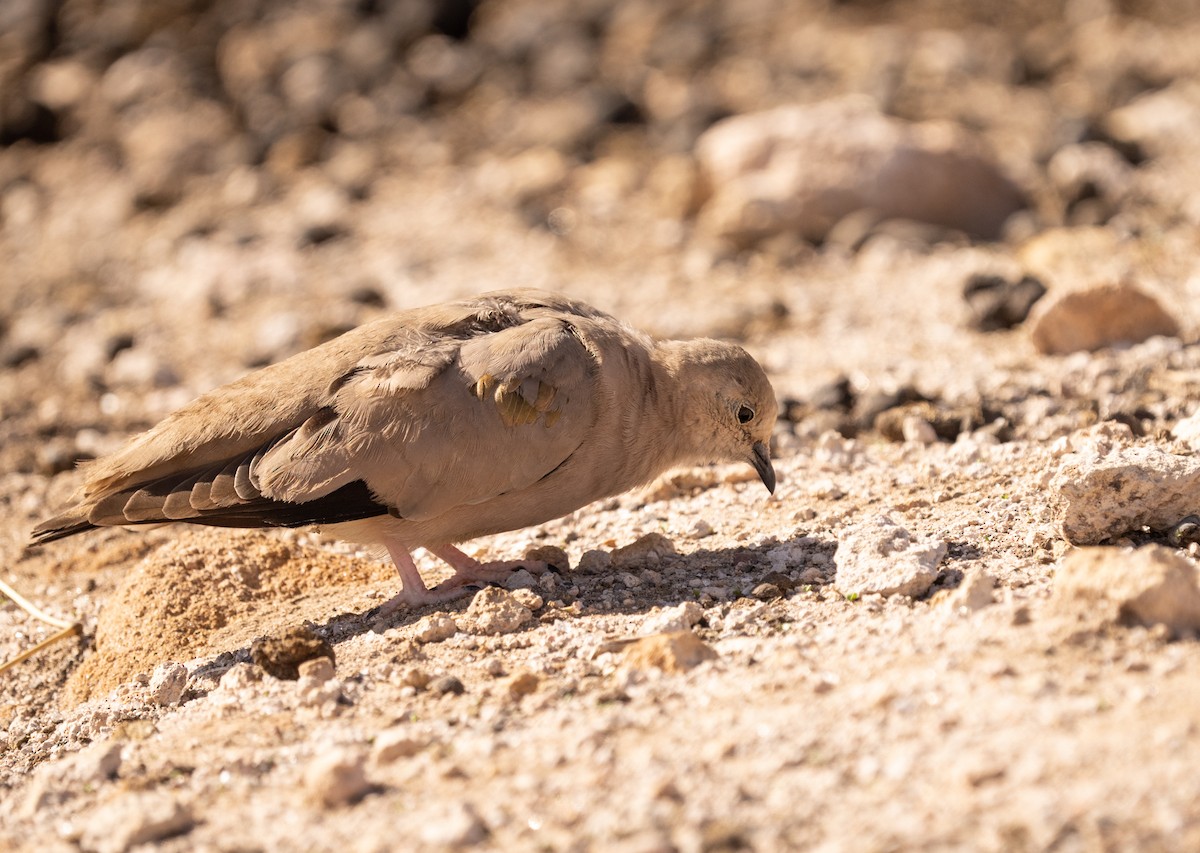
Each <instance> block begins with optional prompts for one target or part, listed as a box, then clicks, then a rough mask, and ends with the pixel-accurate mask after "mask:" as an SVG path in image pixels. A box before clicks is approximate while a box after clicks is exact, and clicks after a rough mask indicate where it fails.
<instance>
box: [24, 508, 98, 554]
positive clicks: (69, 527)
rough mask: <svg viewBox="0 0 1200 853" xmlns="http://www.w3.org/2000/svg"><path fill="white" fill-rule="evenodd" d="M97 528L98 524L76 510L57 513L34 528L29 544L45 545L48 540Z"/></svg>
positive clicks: (51, 540) (64, 537)
mask: <svg viewBox="0 0 1200 853" xmlns="http://www.w3.org/2000/svg"><path fill="white" fill-rule="evenodd" d="M95 529H96V525H94V524H92V523H91V522H90V521H88V520H87V518H85V517H84V516H81V515H78V514H76V513H74V512H68V513H64V514H63V515H56V516H55V517H54V518H51V519H48V520H46V521H43V522H42V523H41V524H39V525H38V526H37V527H35V528H33V532H32V533H31V534H30V535H29V546H30V547H32V546H35V545H45V544H46V543H47V542H54V541H55V540H57V539H66V538H67V537H68V536H74V535H75V534H76V533H83V532H84V531H87V530H95Z"/></svg>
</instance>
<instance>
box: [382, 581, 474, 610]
mask: <svg viewBox="0 0 1200 853" xmlns="http://www.w3.org/2000/svg"><path fill="white" fill-rule="evenodd" d="M444 586H445V585H444V584H441V585H439V586H436V587H434V588H433V589H426V588H425V585H424V584H422V585H421V586H420V588H412V589H410V588H409V587H407V586H406V587H404V588H403V589H401V590H400V592H399V593H397V594H396V595H393V596H392V597H391V598H389V599H388V600H387V601H385V602H384V603H383V604H381V605H379V609H378V610H377V611H376V613H375V615H376V616H377V617H385V616H391V615H392V614H393V613H395V612H396V611H397V610H399V609H400V608H402V607H424V606H425V605H427V604H443V603H445V602H447V601H453V600H454V599H456V598H461V597H462V596H464V595H466V594H467V593H468V592H470V590H468V589H464V588H462V587H461V586H459V587H452V588H447V589H443V587H444Z"/></svg>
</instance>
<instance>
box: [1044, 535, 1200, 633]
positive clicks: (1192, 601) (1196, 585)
mask: <svg viewBox="0 0 1200 853" xmlns="http://www.w3.org/2000/svg"><path fill="white" fill-rule="evenodd" d="M1053 604H1054V609H1055V610H1056V611H1057V612H1058V613H1059V614H1060V615H1064V616H1067V617H1068V618H1073V619H1074V620H1076V621H1080V622H1083V623H1090V624H1118V625H1145V626H1153V625H1166V626H1167V627H1168V628H1170V629H1171V630H1172V631H1173V632H1175V633H1176V634H1178V633H1182V632H1186V631H1200V577H1198V574H1197V569H1196V564H1195V563H1194V562H1193V561H1192V560H1190V559H1188V558H1187V557H1185V556H1184V555H1182V554H1180V553H1179V552H1178V551H1176V550H1174V549H1171V548H1167V547H1165V546H1163V545H1148V546H1146V547H1144V548H1138V549H1136V550H1134V549H1132V548H1119V549H1118V548H1078V549H1076V550H1074V551H1071V552H1069V553H1068V554H1067V555H1066V556H1065V557H1064V558H1063V559H1062V562H1060V563H1059V565H1058V568H1057V570H1056V571H1055V574H1054V602H1053Z"/></svg>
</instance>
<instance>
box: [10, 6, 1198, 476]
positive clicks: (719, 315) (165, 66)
mask: <svg viewBox="0 0 1200 853" xmlns="http://www.w3.org/2000/svg"><path fill="white" fill-rule="evenodd" d="M1193 12H1194V4H1193V3H1191V2H1188V0H1157V2H1156V1H1155V0H1145V2H1135V0H1126V1H1125V2H1116V0H1069V2H1055V1H1054V0H1052V2H1033V0H1019V2H1005V3H999V2H996V3H992V2H980V3H957V2H949V0H909V2H882V0H857V2H854V1H853V0H847V2H834V0H799V2H784V0H661V2H648V0H617V2H610V1H609V0H571V2H567V0H561V1H560V0H483V2H471V0H444V2H437V0H395V2H386V0H303V1H302V2H294V0H288V2H283V0H257V2H256V1H255V0H6V2H4V3H3V4H0V146H2V147H0V363H2V364H3V378H2V381H3V383H4V385H5V387H4V388H2V389H0V406H3V412H2V414H3V422H4V430H5V431H6V433H7V435H6V436H3V438H5V441H4V442H3V444H4V447H5V448H6V449H5V450H4V451H2V452H0V462H2V463H3V466H4V467H5V468H7V469H10V470H12V469H15V470H21V471H40V472H42V473H53V472H55V471H59V470H64V469H66V468H68V467H70V466H71V465H73V464H74V462H75V461H76V460H77V459H79V458H86V457H87V456H90V455H93V454H95V453H98V452H102V451H104V450H105V449H107V448H108V447H109V446H110V445H111V443H112V442H114V441H116V440H117V438H118V437H119V436H120V435H123V434H124V433H125V432H126V431H128V430H130V429H135V428H140V427H143V426H146V425H148V424H149V423H150V422H152V421H153V420H154V419H156V418H157V417H159V416H161V415H162V414H163V413H165V412H166V411H168V410H169V409H171V408H173V407H175V406H177V405H179V404H180V403H182V402H184V401H186V400H187V399H188V398H190V397H191V396H193V395H194V394H196V393H199V392H201V391H203V390H206V389H207V388H209V387H212V386H213V385H215V384H218V383H219V382H223V381H227V380H229V379H232V378H234V377H235V376H236V375H238V374H239V373H241V372H244V371H245V370H247V369H249V368H252V367H256V366H259V365H262V364H265V363H267V362H269V361H272V360H275V359H278V358H280V357H283V356H286V355H288V354H290V353H291V352H294V351H296V350H297V349H300V348H303V347H305V346H310V345H312V344H315V343H318V342H319V341H321V340H324V339H326V338H328V337H330V336H332V335H333V334H336V333H337V332H340V331H342V330H344V329H346V328H349V327H351V326H353V325H355V324H357V323H359V322H361V321H363V320H365V319H368V318H369V317H371V316H373V315H375V314H377V313H379V312H381V311H384V310H389V309H392V308H396V307H404V306H408V305H414V304H420V303H424V302H428V301H432V300H436V299H440V298H446V297H451V296H455V295H461V294H465V293H471V292H476V291H479V290H484V289H492V288H498V287H511V286H538V287H549V288H554V289H559V290H566V291H568V292H572V293H574V294H576V295H580V296H584V297H586V298H589V299H592V300H594V301H596V302H598V303H599V304H601V305H602V306H603V307H605V308H608V309H611V310H614V311H617V312H618V313H622V314H623V316H627V317H628V318H629V319H630V320H632V321H633V322H635V323H638V324H640V325H643V326H645V327H648V328H650V329H651V330H652V331H655V332H658V333H660V334H716V335H722V336H726V337H733V338H737V339H741V340H745V341H748V342H750V343H755V342H757V343H759V344H760V345H762V346H761V347H760V351H761V350H764V349H765V350H770V349H771V346H769V345H772V342H777V341H779V340H793V341H794V340H797V339H798V338H799V337H801V336H805V335H808V336H809V337H810V338H812V339H818V340H819V336H820V335H821V334H825V335H826V338H827V341H826V343H824V344H821V345H819V346H818V352H817V353H815V354H814V353H812V352H795V351H789V350H787V348H786V345H785V344H779V346H780V347H783V349H778V351H776V352H775V353H774V355H772V354H771V353H770V352H767V353H766V354H765V356H764V357H765V358H766V359H767V360H768V361H769V362H771V363H770V364H769V367H770V368H771V369H772V371H773V372H774V373H775V374H776V375H778V376H780V377H782V382H783V385H784V388H785V390H791V391H793V392H794V393H796V394H801V393H802V392H806V391H808V390H810V389H807V388H805V383H806V382H808V381H809V380H810V379H812V377H814V376H815V377H817V379H819V380H820V381H830V382H834V383H836V382H838V381H841V380H840V379H839V377H838V376H837V375H834V374H836V373H838V372H839V371H840V372H842V373H845V372H852V371H853V370H856V369H863V368H864V365H866V366H867V369H868V370H869V365H870V364H875V365H881V364H887V363H888V362H889V358H890V352H889V351H888V350H887V344H888V342H891V343H893V344H895V346H896V347H898V348H899V349H898V350H897V351H898V352H902V353H904V354H907V355H914V354H915V355H918V356H920V355H923V354H930V353H932V354H933V355H934V356H938V357H948V358H954V357H955V348H956V347H957V348H958V349H961V350H963V352H964V353H966V354H967V355H966V356H965V357H966V358H967V359H968V361H969V358H970V353H972V352H977V351H986V350H987V348H988V347H995V346H996V344H994V343H991V342H987V343H985V342H983V341H982V338H981V336H980V335H981V334H982V330H1000V331H1001V333H1002V334H1003V330H1005V329H1009V328H1012V327H1014V326H1018V325H1019V324H1021V323H1022V322H1023V321H1024V320H1025V317H1026V315H1027V314H1028V312H1029V311H1030V308H1031V306H1033V304H1034V303H1035V302H1037V301H1038V300H1039V298H1040V297H1041V295H1042V293H1043V292H1045V291H1046V289H1047V287H1048V288H1049V291H1050V297H1047V300H1044V301H1043V304H1045V303H1047V302H1049V301H1050V300H1051V299H1052V297H1054V295H1055V293H1056V291H1059V290H1063V289H1066V288H1071V289H1075V288H1077V287H1090V286H1103V287H1108V288H1109V290H1110V291H1111V290H1112V288H1113V287H1116V286H1117V285H1120V287H1118V288H1117V289H1118V290H1119V291H1120V293H1118V297H1117V298H1116V299H1115V301H1113V300H1111V299H1110V300H1109V302H1108V303H1104V304H1103V305H1101V306H1100V308H1099V309H1097V310H1099V311H1100V312H1101V313H1102V314H1103V313H1104V312H1108V314H1109V315H1111V314H1113V313H1114V312H1115V314H1116V315H1118V316H1121V315H1125V314H1127V313H1129V312H1128V307H1127V303H1126V302H1123V301H1122V298H1121V294H1124V293H1125V291H1126V290H1128V291H1130V292H1132V293H1133V294H1134V297H1132V298H1135V299H1140V298H1142V297H1143V296H1146V293H1145V290H1146V289H1147V288H1149V289H1150V290H1151V291H1153V290H1154V288H1156V287H1157V288H1159V291H1158V293H1157V294H1155V293H1150V294H1149V296H1147V298H1149V299H1150V300H1151V302H1153V303H1154V308H1153V310H1151V309H1147V310H1150V314H1151V315H1153V317H1152V321H1151V322H1150V325H1149V326H1148V327H1146V329H1142V328H1141V327H1139V328H1135V329H1133V330H1132V331H1129V330H1126V329H1124V328H1123V327H1122V328H1119V329H1117V330H1116V331H1115V332H1113V333H1112V334H1113V335H1116V336H1117V338H1118V339H1122V340H1123V339H1125V338H1128V339H1130V340H1138V339H1141V338H1142V337H1146V336H1148V335H1149V334H1163V333H1166V334H1182V335H1184V336H1185V337H1186V336H1187V335H1189V334H1190V329H1191V323H1192V320H1191V310H1190V308H1189V307H1188V306H1189V303H1190V297H1191V296H1192V291H1193V290H1195V289H1196V288H1197V287H1200V283H1198V280H1197V279H1196V278H1195V276H1194V273H1193V272H1190V270H1194V266H1195V264H1194V257H1195V254H1194V253H1195V249H1196V243H1197V238H1196V233H1197V231H1196V229H1197V226H1198V225H1200V201H1198V200H1200V167H1198V166H1197V165H1196V164H1197V163H1200V158H1198V157H1197V153H1198V152H1197V149H1198V147H1200V49H1198V48H1200V23H1198V22H1197V19H1196V17H1195V16H1194V14H1193ZM906 277H907V278H906ZM934 282H936V283H934ZM981 282H982V284H981ZM989 282H990V284H989ZM1021 282H1025V283H1024V284H1020V283H1021ZM847 288H849V290H847ZM855 288H857V290H856V289H855ZM1121 288H1124V290H1122V289H1121ZM935 290H936V291H937V293H939V294H940V295H938V296H936V297H935V296H932V295H931V294H932V293H933V292H934V291H935ZM838 293H841V294H842V295H841V296H838V295H837V294H838ZM847 294H851V295H847ZM1110 295H1111V294H1110ZM964 298H965V300H966V301H965V303H964V302H963V300H964ZM839 299H840V300H841V301H840V302H839V301H838V300H839ZM1110 303H1111V304H1110ZM1139 304H1140V303H1139ZM1035 310H1038V309H1037V308H1036V307H1035ZM1082 310H1083V311H1084V315H1085V316H1084V319H1083V320H1082V321H1080V320H1079V319H1078V317H1077V314H1078V312H1076V313H1075V314H1072V313H1071V312H1070V311H1068V312H1067V314H1068V315H1069V316H1068V317H1067V319H1066V320H1061V321H1056V322H1066V323H1068V324H1069V323H1070V322H1076V323H1077V324H1078V323H1079V322H1082V323H1083V324H1084V325H1085V326H1087V327H1088V328H1091V327H1093V326H1095V325H1096V324H1097V323H1099V324H1100V325H1103V324H1104V322H1105V321H1104V320H1103V319H1097V318H1096V317H1094V316H1088V315H1087V311H1088V310H1091V309H1090V308H1089V306H1088V305H1084V307H1083V309H1082ZM1139 310H1140V309H1139ZM872 311H878V312H879V315H880V319H881V321H894V322H895V323H897V324H898V325H897V328H896V330H895V332H896V333H895V334H893V333H892V331H890V330H886V329H881V328H880V327H879V326H878V325H875V324H873V323H872V322H871V316H872V315H871V312H872ZM1156 311H1157V313H1155V312H1156ZM1164 315H1165V319H1164ZM964 316H965V317H966V319H964ZM1139 316H1140V315H1139ZM1072 318H1074V319H1072ZM1051 319H1052V320H1054V317H1052V318H1051ZM964 323H965V324H967V326H969V327H970V328H971V329H974V330H977V331H978V332H979V333H978V334H975V335H974V336H973V337H972V336H963V335H962V334H961V333H962V329H963V328H964ZM939 324H941V325H939ZM943 327H944V328H945V329H947V330H949V331H947V333H946V334H945V335H943V336H942V337H940V338H939V333H938V332H937V330H938V329H939V328H943ZM914 329H921V331H920V332H919V333H915V332H914ZM1147 329H1148V330H1149V331H1147ZM862 330H867V331H863V334H864V335H866V337H865V338H864V339H863V340H862V341H859V344H862V345H861V346H859V345H858V344H856V342H855V341H856V339H855V335H856V334H858V333H859V331H862ZM1064 336H1065V337H1064ZM1092 337H1093V338H1094V337H1095V336H1092ZM828 339H833V340H836V341H838V342H840V350H839V349H838V348H837V347H834V346H830V345H829V343H828ZM915 340H919V341H924V343H925V344H926V345H927V347H928V348H929V350H930V353H922V352H920V347H919V346H917V345H916V343H915ZM1003 340H1004V342H1005V343H1004V346H1006V347H1010V348H1011V345H1012V339H1011V338H1005V339H1003ZM1032 340H1033V342H1034V348H1035V351H1045V352H1050V351H1069V350H1071V349H1075V348H1079V347H1080V346H1082V347H1084V348H1094V346H1097V345H1101V346H1102V345H1104V344H1105V343H1109V342H1112V335H1106V334H1101V335H1100V336H1099V339H1098V342H1097V341H1096V340H1093V339H1092V338H1089V337H1088V336H1087V335H1086V334H1084V335H1083V337H1080V333H1079V332H1078V330H1074V331H1072V330H1071V329H1067V330H1066V331H1063V330H1061V329H1051V330H1050V331H1042V332H1040V333H1038V334H1036V335H1034V337H1033V339H1032ZM1062 340H1065V341H1066V343H1065V344H1063V343H1061V341H1062ZM1021 341H1024V338H1021ZM1080 341H1082V344H1080V343H1079V342H1080ZM955 342H958V343H955ZM867 344H871V345H872V346H877V345H879V346H883V347H884V349H882V350H879V349H878V348H876V349H871V347H869V346H867ZM864 347H865V348H864ZM914 347H916V348H915V349H914ZM860 351H861V353H862V354H861V356H860V355H855V353H858V352H860ZM994 355H995V354H994V353H993V352H991V351H986V352H984V356H985V357H986V360H987V363H988V364H993V363H994V361H995V359H994ZM801 361H802V362H803V364H801ZM822 371H824V373H822ZM842 378H844V377H842ZM817 379H812V381H813V382H816V381H817ZM789 383H790V384H789ZM135 399H136V402H134V400H135ZM109 431H113V432H114V435H113V437H112V438H109V437H108V432H109Z"/></svg>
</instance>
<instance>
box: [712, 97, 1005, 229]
mask: <svg viewBox="0 0 1200 853" xmlns="http://www.w3.org/2000/svg"><path fill="white" fill-rule="evenodd" d="M696 158H697V161H698V162H699V164H700V167H701V169H702V170H703V171H704V173H705V174H706V176H707V178H708V180H709V182H710V184H711V185H712V187H713V190H714V192H713V195H712V197H711V198H710V199H709V201H708V202H707V204H705V206H704V208H703V209H702V210H701V212H700V219H699V225H700V227H701V229H703V230H705V231H708V232H709V233H711V234H715V235H716V236H719V237H722V238H725V239H728V240H730V241H732V242H734V243H737V244H746V243H753V242H755V241H756V240H758V239H761V238H763V237H767V236H770V235H772V234H778V233H783V232H792V233H798V234H800V235H801V236H803V237H805V238H807V239H812V240H818V239H821V238H823V237H824V236H825V235H826V234H827V233H828V231H829V229H830V228H831V227H832V226H833V225H834V224H835V223H837V222H838V221H839V220H840V219H842V218H843V217H845V216H846V215H847V214H850V213H852V212H854V211H856V210H861V209H865V208H869V209H872V210H874V211H876V212H877V213H878V214H879V216H880V218H883V219H887V218H897V217H899V218H904V219H913V220H918V221H922V222H930V223H933V224H937V225H943V226H946V227H950V228H958V229H961V230H964V231H967V232H970V233H974V234H978V235H981V236H985V237H989V236H996V235H998V234H999V233H1000V229H1001V227H1002V226H1003V224H1004V221H1005V220H1006V219H1007V218H1008V216H1009V215H1010V214H1012V213H1014V212H1015V211H1017V210H1018V209H1020V207H1021V206H1022V201H1021V196H1020V193H1019V192H1018V190H1017V189H1016V187H1015V186H1014V185H1013V184H1012V182H1010V181H1009V180H1008V179H1007V178H1006V177H1005V176H1004V175H1003V174H1002V173H1001V172H1000V170H999V169H998V168H997V167H996V166H995V165H994V163H993V161H992V160H991V159H990V158H989V157H988V156H987V154H986V153H985V152H984V150H983V147H982V145H981V144H980V143H979V141H978V140H977V139H976V138H974V137H973V136H971V135H970V134H968V133H967V132H966V131H963V130H961V129H959V128H955V127H952V126H950V125H946V124H934V123H925V124H908V123H905V122H902V121H899V120H897V119H893V118H890V117H888V116H885V115H883V114H882V113H880V112H879V111H878V109H877V108H876V107H875V106H874V104H873V103H872V102H871V101H870V100H868V99H865V98H846V99H839V100H832V101H825V102H823V103H818V104H810V105H800V106H786V107H779V108H776V109H773V110H768V111H765V112H759V113H751V114H747V115H740V116H735V117H733V118H729V119H725V120H724V121H721V122H718V123H717V124H716V125H714V126H713V127H712V128H710V129H709V130H708V131H706V132H705V133H704V135H703V136H701V137H700V139H699V140H698V141H697V143H696Z"/></svg>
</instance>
